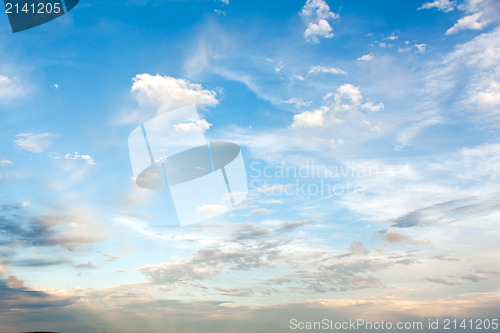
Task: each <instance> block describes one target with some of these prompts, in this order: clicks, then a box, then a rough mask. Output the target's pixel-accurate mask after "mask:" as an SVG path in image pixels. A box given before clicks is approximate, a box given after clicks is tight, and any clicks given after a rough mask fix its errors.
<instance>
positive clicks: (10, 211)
mask: <svg viewBox="0 0 500 333" xmlns="http://www.w3.org/2000/svg"><path fill="white" fill-rule="evenodd" d="M99 231H100V230H99V227H98V225H97V224H96V223H95V222H93V221H91V220H89V219H88V218H87V217H86V216H85V214H84V212H80V211H75V210H71V209H67V208H64V207H62V208H60V209H58V210H57V211H56V212H45V213H41V214H34V213H32V212H30V211H29V210H28V209H27V208H26V207H23V206H22V205H18V204H3V205H0V245H8V244H12V243H13V242H17V243H18V244H26V245H30V246H60V247H63V248H65V249H67V250H71V251H72V250H75V249H76V248H77V247H79V246H81V245H84V244H90V243H94V242H97V241H99V240H100V239H102V238H103V236H102V233H101V232H99Z"/></svg>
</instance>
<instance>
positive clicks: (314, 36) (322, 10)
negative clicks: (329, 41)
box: [300, 0, 338, 43]
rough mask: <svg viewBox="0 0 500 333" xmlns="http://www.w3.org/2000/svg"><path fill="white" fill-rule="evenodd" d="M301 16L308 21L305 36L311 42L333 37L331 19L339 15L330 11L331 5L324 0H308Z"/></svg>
mask: <svg viewBox="0 0 500 333" xmlns="http://www.w3.org/2000/svg"><path fill="white" fill-rule="evenodd" d="M300 15H301V17H302V18H303V19H304V20H305V21H306V22H307V23H308V26H307V29H306V30H305V31H304V38H305V39H306V41H308V42H311V43H319V38H320V37H322V38H332V37H333V36H334V34H333V32H332V31H333V29H332V27H331V26H330V22H329V21H330V20H334V19H337V18H338V15H337V14H335V13H333V12H331V11H330V6H328V4H327V3H326V2H325V1H323V0H307V2H306V4H305V5H304V7H303V8H302V11H301V12H300Z"/></svg>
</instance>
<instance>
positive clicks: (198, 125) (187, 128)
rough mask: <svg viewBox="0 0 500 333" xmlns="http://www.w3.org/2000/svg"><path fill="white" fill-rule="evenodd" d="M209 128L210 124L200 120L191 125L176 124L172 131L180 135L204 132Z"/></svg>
mask: <svg viewBox="0 0 500 333" xmlns="http://www.w3.org/2000/svg"><path fill="white" fill-rule="evenodd" d="M211 126H212V124H210V123H209V122H208V121H206V120H205V119H200V120H197V121H196V122H192V123H185V124H176V125H174V129H175V130H176V131H178V132H181V133H192V132H199V131H200V130H202V131H206V130H208V129H209V128H210V127H211Z"/></svg>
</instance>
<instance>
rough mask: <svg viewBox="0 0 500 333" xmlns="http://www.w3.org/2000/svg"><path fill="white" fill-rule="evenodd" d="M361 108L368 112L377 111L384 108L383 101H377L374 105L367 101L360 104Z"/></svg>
mask: <svg viewBox="0 0 500 333" xmlns="http://www.w3.org/2000/svg"><path fill="white" fill-rule="evenodd" d="M361 108H362V109H363V110H368V111H370V112H378V111H380V110H382V109H383V108H384V103H378V104H376V105H375V104H374V103H373V102H367V103H365V104H363V105H361Z"/></svg>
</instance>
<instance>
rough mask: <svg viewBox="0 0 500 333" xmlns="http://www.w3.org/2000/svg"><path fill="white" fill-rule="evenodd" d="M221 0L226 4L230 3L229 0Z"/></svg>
mask: <svg viewBox="0 0 500 333" xmlns="http://www.w3.org/2000/svg"><path fill="white" fill-rule="evenodd" d="M219 1H220V2H222V3H223V4H225V5H229V0H219Z"/></svg>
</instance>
